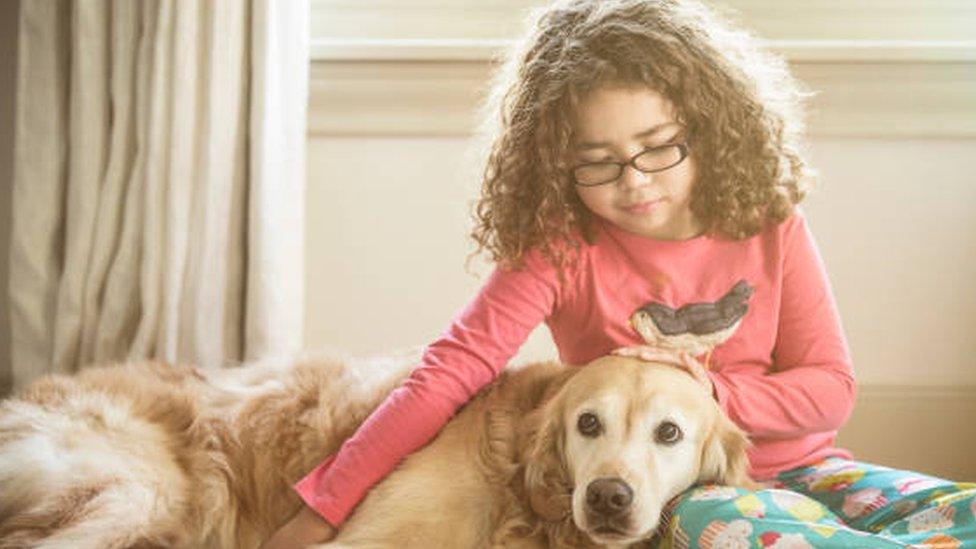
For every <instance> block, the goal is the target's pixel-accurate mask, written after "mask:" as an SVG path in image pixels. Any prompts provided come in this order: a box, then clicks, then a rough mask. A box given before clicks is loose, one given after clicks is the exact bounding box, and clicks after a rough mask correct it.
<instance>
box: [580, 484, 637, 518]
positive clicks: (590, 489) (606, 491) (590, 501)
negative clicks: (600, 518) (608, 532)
mask: <svg viewBox="0 0 976 549" xmlns="http://www.w3.org/2000/svg"><path fill="white" fill-rule="evenodd" d="M632 501H634V491H633V490H631V489H630V486H628V485H627V483H626V482H624V481H623V480H621V479H619V478H601V479H597V480H594V481H593V482H591V483H590V485H589V486H587V487H586V505H587V506H588V507H589V508H590V509H591V510H592V511H593V512H594V513H599V514H601V515H604V516H614V515H619V514H620V513H623V512H624V511H626V510H627V509H629V508H630V504H631V502H632Z"/></svg>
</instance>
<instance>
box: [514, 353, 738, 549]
mask: <svg viewBox="0 0 976 549" xmlns="http://www.w3.org/2000/svg"><path fill="white" fill-rule="evenodd" d="M523 429H524V433H525V436H524V438H523V439H522V440H523V448H522V463H523V464H524V466H525V477H524V482H525V488H526V492H527V495H528V498H529V502H530V504H531V506H532V508H533V510H534V511H535V513H536V514H537V515H539V516H540V517H541V518H542V519H544V520H546V521H551V522H557V521H564V520H566V519H569V518H571V519H572V522H573V524H574V525H575V527H576V528H577V529H579V530H580V531H581V532H583V533H585V534H586V535H587V536H588V537H589V538H590V539H591V540H592V541H593V542H596V543H599V544H607V545H627V544H628V543H633V542H637V541H640V540H643V539H647V538H649V537H651V536H652V535H653V534H654V531H655V530H656V528H657V525H658V520H659V517H660V515H661V510H662V508H663V507H664V505H665V504H666V503H667V502H668V501H669V500H670V499H671V498H673V497H674V496H676V495H678V494H680V493H681V492H683V491H684V490H686V489H687V488H689V487H690V486H692V485H693V484H695V483H698V482H706V481H707V482H716V483H720V484H728V485H733V486H750V484H751V481H750V480H749V478H748V476H747V472H746V470H747V467H748V459H747V457H746V448H747V446H748V441H747V439H746V437H745V435H744V434H743V433H742V431H741V430H740V429H739V428H737V427H736V426H735V425H734V424H733V423H732V422H731V421H729V419H728V418H726V417H725V415H724V414H723V413H722V411H721V410H720V409H719V407H718V405H717V404H716V402H715V401H714V400H713V399H712V396H711V395H710V394H708V392H707V390H706V389H705V387H704V386H703V385H701V384H700V383H698V382H697V381H696V380H695V379H694V378H692V377H691V375H689V374H687V373H686V372H685V371H683V370H681V369H679V368H676V367H672V366H667V365H663V364H654V363H647V362H642V361H639V360H636V359H630V358H624V357H617V356H608V357H603V358H600V359H597V360H595V361H594V362H592V363H590V364H588V365H586V366H584V367H581V368H577V369H574V371H572V372H568V373H567V374H565V375H562V376H557V377H555V378H554V379H553V381H552V383H551V385H550V387H549V390H548V391H547V395H546V396H545V397H544V399H543V402H542V403H541V405H540V406H539V407H538V408H536V409H535V410H534V411H533V412H532V413H531V414H530V416H529V418H528V421H526V423H525V425H524V427H523Z"/></svg>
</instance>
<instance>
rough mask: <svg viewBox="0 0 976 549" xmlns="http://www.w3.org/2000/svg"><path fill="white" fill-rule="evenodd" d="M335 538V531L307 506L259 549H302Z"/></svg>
mask: <svg viewBox="0 0 976 549" xmlns="http://www.w3.org/2000/svg"><path fill="white" fill-rule="evenodd" d="M334 537H336V529H335V527H334V526H332V525H331V524H329V523H328V521H326V520H325V519H323V518H322V517H320V516H319V514H318V513H316V512H315V511H313V510H312V509H311V508H310V507H308V506H303V507H302V509H301V510H300V511H299V512H298V513H295V516H294V517H292V518H291V520H289V521H288V522H287V523H285V525H284V526H282V527H281V528H279V529H278V531H277V532H275V533H274V535H272V536H271V538H269V539H268V540H267V541H265V542H264V543H263V544H262V545H261V549H302V548H304V547H306V546H308V545H311V544H313V543H323V542H326V541H329V540H331V539H332V538H334Z"/></svg>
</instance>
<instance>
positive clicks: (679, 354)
mask: <svg viewBox="0 0 976 549" xmlns="http://www.w3.org/2000/svg"><path fill="white" fill-rule="evenodd" d="M610 354H614V355H617V356H630V357H634V358H639V359H641V360H646V361H647V362H663V363H665V364H670V365H672V366H677V367H679V368H682V369H684V370H685V371H687V372H688V373H689V374H691V377H693V378H695V379H696V380H698V382H699V383H701V384H702V385H704V386H705V388H707V389H708V392H709V393H713V392H714V387H713V386H712V380H711V378H709V377H708V370H706V369H705V367H704V366H703V365H702V363H701V362H699V361H698V359H696V358H695V357H693V356H691V355H690V354H688V353H686V352H684V351H673V350H671V349H664V348H661V347H651V346H650V345H634V346H632V347H621V348H619V349H614V350H613V351H611V352H610Z"/></svg>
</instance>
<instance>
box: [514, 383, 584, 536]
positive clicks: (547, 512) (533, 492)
mask: <svg viewBox="0 0 976 549" xmlns="http://www.w3.org/2000/svg"><path fill="white" fill-rule="evenodd" d="M566 379H568V377H566V376H559V377H558V378H557V379H556V380H554V381H553V383H554V384H557V385H558V387H553V386H551V387H550V388H549V389H552V390H548V389H547V391H546V393H547V396H550V398H547V399H545V400H544V401H543V403H542V404H541V405H540V406H538V407H536V408H535V409H534V410H533V411H532V412H530V413H529V414H528V415H527V416H526V418H525V422H524V423H523V425H522V427H521V429H520V431H521V433H520V436H519V441H520V446H519V457H520V462H521V464H522V467H523V468H524V477H523V483H524V489H525V493H526V496H527V497H528V500H529V504H530V506H531V507H532V510H533V511H534V512H535V514H536V515H538V516H539V517H540V518H541V519H543V520H545V521H548V522H559V521H562V520H563V519H565V518H566V517H568V516H569V515H570V514H571V513H572V497H573V488H572V480H571V478H570V475H569V471H568V469H567V467H566V460H565V440H564V437H565V435H564V433H565V429H564V427H563V419H562V413H561V411H562V406H561V405H560V402H561V400H562V399H561V398H559V395H558V394H556V395H555V396H553V393H558V391H559V387H561V386H562V384H563V383H564V382H565V380H566Z"/></svg>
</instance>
